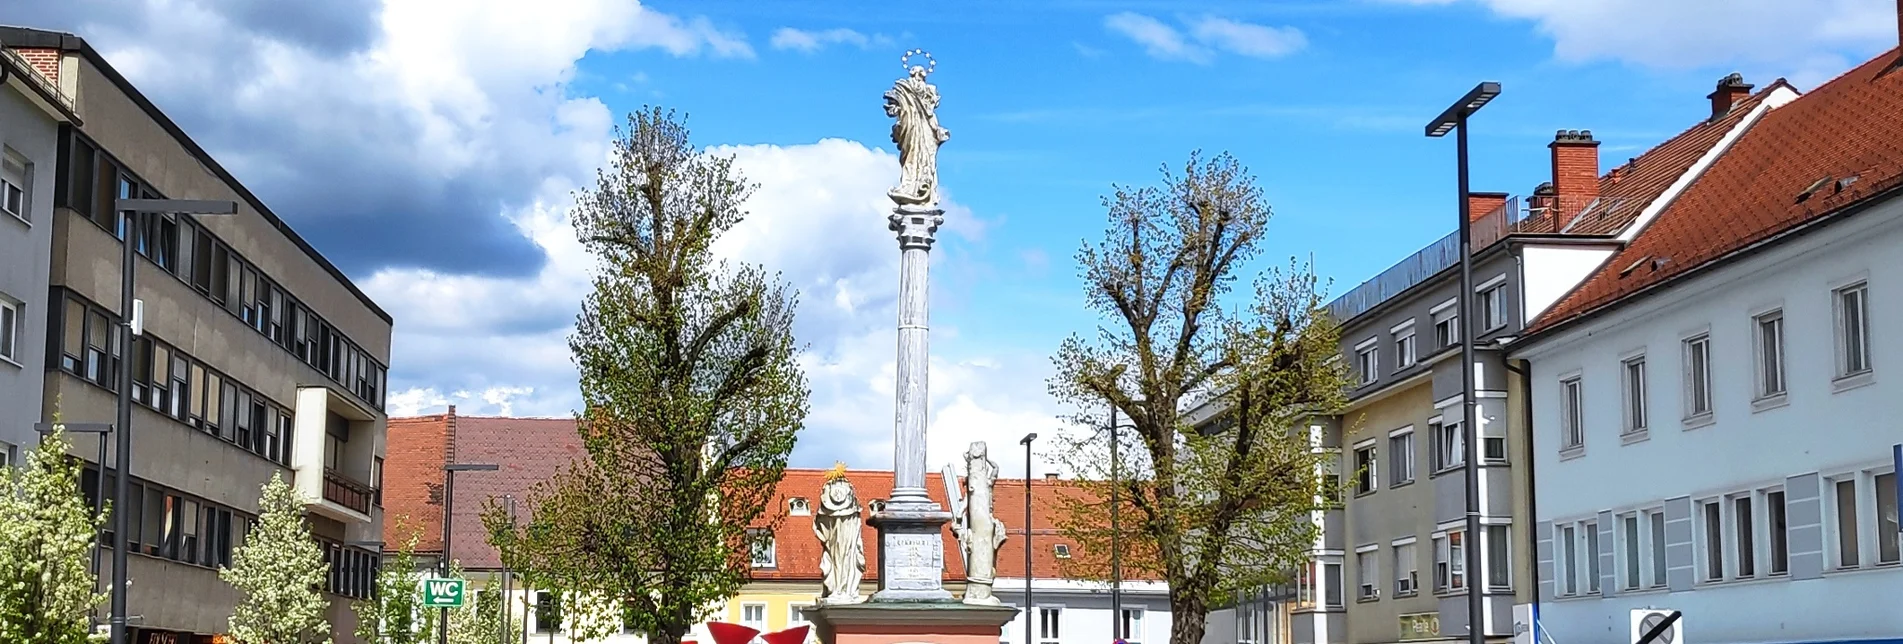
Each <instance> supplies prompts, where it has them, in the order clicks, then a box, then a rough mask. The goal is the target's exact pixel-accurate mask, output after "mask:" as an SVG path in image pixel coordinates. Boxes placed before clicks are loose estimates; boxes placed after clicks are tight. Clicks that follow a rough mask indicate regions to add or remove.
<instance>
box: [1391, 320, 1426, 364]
mask: <svg viewBox="0 0 1903 644" xmlns="http://www.w3.org/2000/svg"><path fill="white" fill-rule="evenodd" d="M1404 326H1405V327H1406V328H1405V329H1402V330H1400V331H1397V332H1395V334H1394V370H1395V371H1401V370H1403V369H1406V368H1408V367H1412V366H1414V365H1415V364H1416V363H1417V362H1418V361H1419V360H1420V353H1419V349H1420V347H1419V346H1418V345H1419V342H1417V341H1416V340H1415V336H1414V321H1413V320H1408V321H1407V323H1406V325H1404ZM1397 328H1398V327H1397Z"/></svg>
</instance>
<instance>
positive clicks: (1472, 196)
mask: <svg viewBox="0 0 1903 644" xmlns="http://www.w3.org/2000/svg"><path fill="white" fill-rule="evenodd" d="M1504 205H1507V193H1504V192H1469V193H1467V221H1480V218H1481V217H1485V216H1487V215H1491V214H1493V211H1495V210H1499V209H1500V207H1501V206H1504Z"/></svg>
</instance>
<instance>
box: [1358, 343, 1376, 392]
mask: <svg viewBox="0 0 1903 644" xmlns="http://www.w3.org/2000/svg"><path fill="white" fill-rule="evenodd" d="M1355 364H1356V365H1357V366H1358V367H1360V369H1361V384H1364V385H1365V384H1368V383H1371V382H1374V380H1375V378H1378V377H1380V376H1381V347H1379V346H1376V345H1373V344H1369V345H1366V346H1363V347H1362V348H1360V349H1356V350H1355Z"/></svg>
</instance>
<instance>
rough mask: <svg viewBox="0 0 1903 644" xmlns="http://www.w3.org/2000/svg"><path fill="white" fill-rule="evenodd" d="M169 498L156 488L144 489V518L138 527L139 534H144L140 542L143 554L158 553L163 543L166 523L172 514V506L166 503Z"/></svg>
mask: <svg viewBox="0 0 1903 644" xmlns="http://www.w3.org/2000/svg"><path fill="white" fill-rule="evenodd" d="M171 499H172V497H170V496H167V495H166V494H165V493H164V492H162V491H160V490H159V489H158V488H150V487H149V488H146V489H145V517H144V519H145V520H144V522H143V525H142V527H141V528H140V534H142V535H144V539H142V540H141V543H143V544H144V545H145V554H148V555H158V554H159V550H160V548H162V547H163V546H164V545H165V538H166V536H167V535H166V532H165V531H166V529H167V528H169V527H170V526H168V525H166V524H167V523H168V522H169V520H170V519H171V516H172V508H171V507H170V505H168V503H169V501H170V500H171Z"/></svg>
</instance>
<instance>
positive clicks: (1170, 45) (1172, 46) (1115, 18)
mask: <svg viewBox="0 0 1903 644" xmlns="http://www.w3.org/2000/svg"><path fill="white" fill-rule="evenodd" d="M1182 22H1183V23H1184V25H1183V29H1177V28H1176V27H1172V26H1170V25H1168V24H1165V23H1164V22H1163V21H1161V20H1158V19H1156V18H1153V17H1150V16H1146V15H1143V14H1140V13H1136V12H1131V11H1124V12H1121V13H1115V14H1111V15H1109V16H1106V17H1105V18H1104V28H1106V29H1109V30H1110V31H1112V32H1114V33H1117V34H1120V35H1122V36H1124V37H1126V38H1129V39H1130V40H1132V41H1135V42H1136V43H1137V44H1139V45H1142V46H1143V51H1144V52H1145V53H1147V54H1149V55H1150V56H1151V57H1152V58H1157V59H1159V60H1181V61H1188V62H1192V63H1198V64H1207V63H1209V62H1211V61H1213V60H1215V55H1216V53H1217V52H1227V53H1231V54H1235V55H1238V56H1247V57H1251V58H1277V57H1281V56H1286V55H1288V54H1291V53H1294V52H1296V51H1299V50H1300V49H1302V48H1303V47H1305V46H1307V44H1308V39H1307V38H1306V37H1304V36H1303V35H1302V32H1301V30H1299V29H1296V28H1294V27H1271V26H1267V25H1258V24H1254V23H1248V22H1242V21H1238V20H1231V19H1228V18H1222V17H1218V16H1211V15H1205V16H1199V17H1194V18H1185V19H1183V20H1182Z"/></svg>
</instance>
